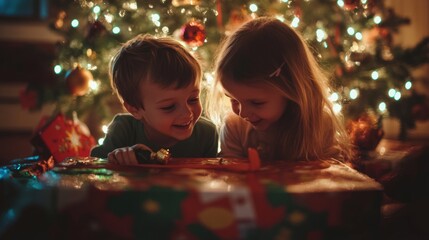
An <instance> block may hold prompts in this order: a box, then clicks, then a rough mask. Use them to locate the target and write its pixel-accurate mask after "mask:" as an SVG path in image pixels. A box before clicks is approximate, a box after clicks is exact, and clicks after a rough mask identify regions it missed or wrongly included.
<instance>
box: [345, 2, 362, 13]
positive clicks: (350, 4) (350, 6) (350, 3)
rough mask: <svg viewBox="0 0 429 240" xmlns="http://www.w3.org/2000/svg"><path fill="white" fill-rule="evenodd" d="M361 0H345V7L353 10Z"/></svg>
mask: <svg viewBox="0 0 429 240" xmlns="http://www.w3.org/2000/svg"><path fill="white" fill-rule="evenodd" d="M359 2H360V0H344V9H345V10H347V11H352V10H354V9H356V8H357V7H358V6H359Z"/></svg>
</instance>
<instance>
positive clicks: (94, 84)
mask: <svg viewBox="0 0 429 240" xmlns="http://www.w3.org/2000/svg"><path fill="white" fill-rule="evenodd" d="M99 86H100V83H99V82H97V81H94V80H90V81H89V88H90V89H91V90H92V91H98V87H99Z"/></svg>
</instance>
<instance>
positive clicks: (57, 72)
mask: <svg viewBox="0 0 429 240" xmlns="http://www.w3.org/2000/svg"><path fill="white" fill-rule="evenodd" d="M62 70H63V68H62V67H61V65H58V64H57V65H55V66H54V72H55V73H56V74H60V72H61V71H62Z"/></svg>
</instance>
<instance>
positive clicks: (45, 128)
mask: <svg viewBox="0 0 429 240" xmlns="http://www.w3.org/2000/svg"><path fill="white" fill-rule="evenodd" d="M39 126H40V127H38V130H37V131H36V133H35V135H34V137H33V139H32V140H31V141H32V144H33V145H34V147H35V148H36V151H37V153H38V154H40V155H42V156H45V157H46V158H47V157H48V156H49V155H52V156H53V157H54V159H55V162H57V163H58V162H62V161H63V160H64V159H66V158H68V157H87V156H89V154H90V151H91V148H92V147H93V146H95V140H94V138H93V137H92V136H91V134H90V133H89V131H88V129H87V128H86V126H85V125H84V124H83V123H82V122H80V121H78V120H77V119H76V118H75V119H68V118H66V117H65V116H64V115H63V114H61V113H59V114H56V115H55V116H54V117H53V118H51V119H48V120H47V119H42V120H41V123H40V124H39Z"/></svg>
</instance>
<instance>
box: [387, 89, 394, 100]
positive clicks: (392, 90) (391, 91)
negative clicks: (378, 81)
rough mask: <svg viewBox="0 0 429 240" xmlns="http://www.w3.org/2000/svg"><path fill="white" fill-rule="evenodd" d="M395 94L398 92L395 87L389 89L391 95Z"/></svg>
mask: <svg viewBox="0 0 429 240" xmlns="http://www.w3.org/2000/svg"><path fill="white" fill-rule="evenodd" d="M395 94H396V89H393V88H391V89H389V92H388V95H389V97H391V98H393V97H394V96H395Z"/></svg>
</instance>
